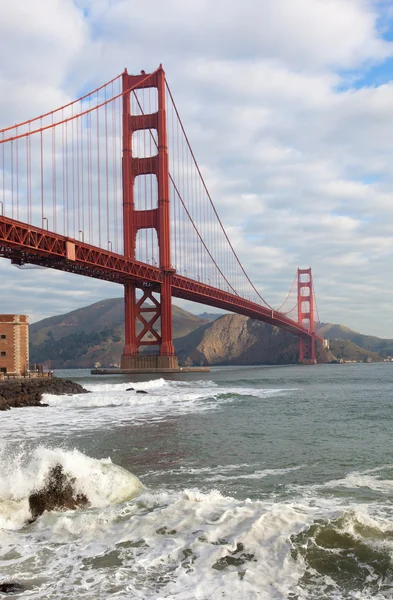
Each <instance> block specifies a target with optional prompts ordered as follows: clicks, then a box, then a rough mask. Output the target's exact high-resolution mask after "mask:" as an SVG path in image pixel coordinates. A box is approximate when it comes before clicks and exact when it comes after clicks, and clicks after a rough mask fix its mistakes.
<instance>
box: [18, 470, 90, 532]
mask: <svg viewBox="0 0 393 600" xmlns="http://www.w3.org/2000/svg"><path fill="white" fill-rule="evenodd" d="M74 483H75V478H73V477H70V476H69V475H67V474H66V473H64V470H63V467H62V466H61V465H60V464H57V465H55V466H54V467H52V468H51V469H50V471H49V473H48V477H47V479H46V482H45V484H44V486H43V488H42V489H40V490H38V491H36V492H33V493H32V494H30V496H29V508H30V511H31V516H32V518H31V520H30V523H32V522H33V521H35V520H36V519H37V518H38V517H39V516H40V515H42V513H43V512H45V511H51V510H75V509H76V508H82V507H85V506H89V504H90V503H89V500H88V498H87V496H85V494H77V493H76V492H75V489H74Z"/></svg>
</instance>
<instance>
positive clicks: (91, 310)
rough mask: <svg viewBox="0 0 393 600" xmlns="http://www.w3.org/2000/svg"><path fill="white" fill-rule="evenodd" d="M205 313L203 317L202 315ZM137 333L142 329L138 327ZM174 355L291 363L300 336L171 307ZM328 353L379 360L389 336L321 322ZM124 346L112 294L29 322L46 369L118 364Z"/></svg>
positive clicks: (120, 312) (188, 361) (327, 358)
mask: <svg viewBox="0 0 393 600" xmlns="http://www.w3.org/2000/svg"><path fill="white" fill-rule="evenodd" d="M201 317H204V318H201ZM139 331H140V328H139ZM173 332H174V344H175V349H176V353H177V355H178V357H179V361H180V364H184V365H224V364H228V365H234V364H239V365H246V364H289V363H296V362H297V360H298V348H299V343H298V338H297V337H296V336H293V335H291V334H289V333H287V332H285V331H284V330H280V329H278V328H276V327H272V326H271V325H267V324H266V323H263V322H260V321H253V320H252V319H248V318H247V317H243V316H241V315H234V314H225V315H216V314H213V313H203V314H202V315H199V316H197V315H194V314H192V313H189V312H187V311H185V310H183V309H181V308H179V307H178V306H173ZM318 334H319V335H321V336H322V337H325V338H327V339H329V341H330V352H329V351H326V350H323V349H322V347H320V346H319V345H318V348H317V358H318V361H319V362H331V361H334V360H336V359H342V360H353V361H378V360H382V358H381V356H382V357H384V356H388V355H393V340H382V339H380V338H377V337H374V336H367V335H362V334H360V333H358V332H355V331H352V330H351V329H349V328H348V327H345V326H343V325H335V324H331V323H325V324H322V326H321V327H320V329H319V330H318ZM123 347H124V300H123V298H113V299H109V300H102V301H101V302H96V303H95V304H91V305H90V306H86V307H84V308H80V309H78V310H74V311H72V312H70V313H67V314H65V315H59V316H56V317H50V318H48V319H44V320H42V321H39V322H38V323H34V324H32V325H31V326H30V362H31V363H45V364H46V365H47V367H48V368H77V367H80V368H83V367H85V368H91V367H93V366H94V365H95V364H96V363H100V365H101V366H117V365H119V363H120V357H121V355H122V352H123Z"/></svg>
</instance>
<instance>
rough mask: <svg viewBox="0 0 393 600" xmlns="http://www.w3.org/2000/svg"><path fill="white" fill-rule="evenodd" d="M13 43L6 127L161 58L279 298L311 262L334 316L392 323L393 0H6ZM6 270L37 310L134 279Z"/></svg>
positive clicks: (254, 270)
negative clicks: (117, 281)
mask: <svg viewBox="0 0 393 600" xmlns="http://www.w3.org/2000/svg"><path fill="white" fill-rule="evenodd" d="M0 53H1V56H2V60H1V63H0V128H1V127H6V126H8V125H10V124H13V123H16V122H20V121H22V120H24V119H29V118H32V117H33V116H36V115H38V114H41V113H43V112H45V111H47V110H51V109H53V108H56V107H57V106H60V105H62V104H65V103H66V102H67V101H70V100H72V99H74V98H77V97H79V96H80V95H82V94H83V93H86V92H87V91H89V90H91V89H94V88H95V87H97V86H98V85H100V84H103V83H105V82H106V81H108V80H110V79H112V78H113V77H114V76H116V75H118V74H119V73H121V72H122V71H123V69H124V68H125V67H127V68H128V72H129V73H136V74H137V73H139V72H140V71H141V70H142V69H144V70H145V71H146V72H150V71H152V70H154V69H156V68H157V66H158V65H159V64H160V63H162V64H163V67H164V69H165V72H166V76H167V79H168V82H169V84H170V87H171V90H172V93H173V95H174V97H175V100H176V104H177V107H178V109H179V112H180V114H181V116H182V120H183V123H184V125H185V128H186V131H187V133H188V136H189V139H190V142H191V145H192V148H193V150H194V153H195V155H196V157H197V160H198V163H199V166H200V168H201V171H202V173H203V175H204V178H205V181H206V183H207V185H208V188H209V189H210V191H211V194H212V197H213V201H214V203H215V206H216V208H217V211H218V213H219V215H220V216H221V218H222V221H223V223H224V226H225V227H226V229H227V231H228V233H229V235H230V238H231V240H233V244H234V246H235V248H236V250H237V252H238V254H239V256H240V258H241V260H242V263H243V265H244V267H245V269H246V270H247V272H248V273H249V275H250V277H251V279H252V280H253V281H255V283H256V284H257V287H258V290H259V291H260V292H261V293H262V295H263V296H264V297H265V298H266V300H267V301H268V302H269V304H271V305H273V306H279V305H280V304H281V303H282V301H283V300H284V298H285V296H286V293H287V292H288V291H289V289H290V287H291V284H292V281H293V278H294V275H295V272H296V269H297V268H298V267H301V268H307V267H309V266H311V267H312V269H313V276H314V285H315V291H316V297H317V303H318V310H319V315H320V318H321V320H322V321H324V322H332V323H341V324H344V325H347V326H348V327H350V328H352V329H355V330H356V331H360V332H361V333H367V334H372V335H378V336H380V337H390V338H393V310H392V308H393V301H392V298H393V277H392V275H391V270H392V259H393V81H392V80H393V1H391V0H385V1H377V0H243V1H242V2H238V1H237V0H214V2H212V1H211V0H198V1H196V0H166V1H165V2H163V1H162V0H150V2H149V3H148V8H147V5H146V3H144V2H141V1H140V0H74V1H73V0H34V2H28V1H27V0H12V2H11V1H10V0H0ZM0 281H1V292H0V312H2V313H8V312H10V313H15V312H16V313H24V314H28V315H29V316H30V321H31V322H33V321H37V320H39V319H42V318H45V317H48V316H52V315H56V314H61V313H65V312H69V311H71V310H74V309H76V308H79V307H82V306H86V305H88V304H91V303H93V302H96V301H99V300H101V299H103V298H110V297H119V296H121V295H122V287H121V286H118V285H115V284H109V283H105V282H101V281H98V280H90V279H88V278H83V277H81V276H78V275H71V274H67V273H62V272H57V271H52V270H21V269H18V268H16V267H15V266H12V265H11V264H10V263H9V261H6V260H5V259H0ZM178 303H179V304H180V305H182V306H183V307H184V308H186V309H189V310H192V312H203V311H204V310H205V308H204V307H203V306H198V305H190V304H187V303H181V302H178ZM207 310H211V309H207Z"/></svg>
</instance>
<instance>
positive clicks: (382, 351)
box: [317, 323, 393, 358]
mask: <svg viewBox="0 0 393 600" xmlns="http://www.w3.org/2000/svg"><path fill="white" fill-rule="evenodd" d="M317 333H318V335H320V336H321V337H324V338H326V339H328V340H348V341H349V342H352V343H353V344H356V346H359V347H361V348H364V349H366V350H369V351H371V352H376V353H377V354H379V355H380V356H381V357H382V358H387V357H388V356H393V340H390V339H383V338H378V337H376V336H372V335H363V334H361V333H358V332H357V331H353V330H352V329H349V327H345V326H344V325H336V324H332V323H322V324H321V327H320V328H319V329H318V331H317ZM330 346H331V347H332V344H330Z"/></svg>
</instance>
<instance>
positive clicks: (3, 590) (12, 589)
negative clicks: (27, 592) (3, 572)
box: [0, 581, 24, 594]
mask: <svg viewBox="0 0 393 600" xmlns="http://www.w3.org/2000/svg"><path fill="white" fill-rule="evenodd" d="M23 590H24V587H23V585H22V584H20V583H18V582H17V581H4V582H3V583H0V594H15V593H17V592H23Z"/></svg>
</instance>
